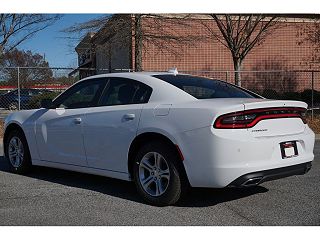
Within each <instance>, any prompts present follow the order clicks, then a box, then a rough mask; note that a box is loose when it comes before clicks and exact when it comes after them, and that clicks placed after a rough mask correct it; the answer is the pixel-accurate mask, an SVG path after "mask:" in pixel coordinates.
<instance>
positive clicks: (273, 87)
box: [180, 71, 320, 119]
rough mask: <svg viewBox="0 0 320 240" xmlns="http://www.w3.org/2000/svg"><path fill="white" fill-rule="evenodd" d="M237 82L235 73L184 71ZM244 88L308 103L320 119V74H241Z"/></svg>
mask: <svg viewBox="0 0 320 240" xmlns="http://www.w3.org/2000/svg"><path fill="white" fill-rule="evenodd" d="M180 72H183V73H187V74H192V75H197V76H204V77H209V78H213V79H220V80H223V81H226V82H228V83H234V82H235V71H180ZM241 86H242V87H244V88H246V89H248V90H250V91H253V92H255V93H258V94H259V95H261V96H263V97H265V98H268V99H277V100H281V99H282V100H298V101H303V102H306V103H307V104H308V113H309V114H310V116H311V118H312V119H313V118H314V116H316V115H317V116H318V117H319V116H320V71H241Z"/></svg>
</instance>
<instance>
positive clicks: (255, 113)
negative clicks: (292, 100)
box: [213, 107, 306, 129]
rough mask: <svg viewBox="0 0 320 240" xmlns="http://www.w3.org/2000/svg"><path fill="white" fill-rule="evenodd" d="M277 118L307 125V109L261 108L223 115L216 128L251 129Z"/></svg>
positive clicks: (219, 118)
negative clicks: (296, 119)
mask: <svg viewBox="0 0 320 240" xmlns="http://www.w3.org/2000/svg"><path fill="white" fill-rule="evenodd" d="M275 118H300V119H301V120H302V121H303V123H306V109H305V108H294V107H287V108H260V109H253V110H245V111H240V112H233V113H228V114H224V115H221V116H220V117H218V118H217V120H216V121H215V123H214V125H213V126H214V127H215V128H233V129H234V128H251V127H253V126H255V125H256V124H257V123H258V122H260V121H262V120H266V119H275Z"/></svg>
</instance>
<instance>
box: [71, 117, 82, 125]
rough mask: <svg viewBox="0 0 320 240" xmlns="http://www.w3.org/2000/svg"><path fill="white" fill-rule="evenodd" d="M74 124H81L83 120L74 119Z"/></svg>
mask: <svg viewBox="0 0 320 240" xmlns="http://www.w3.org/2000/svg"><path fill="white" fill-rule="evenodd" d="M73 122H74V123H75V124H81V122H82V119H81V118H75V119H73Z"/></svg>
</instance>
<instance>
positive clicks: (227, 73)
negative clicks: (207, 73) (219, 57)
mask: <svg viewBox="0 0 320 240" xmlns="http://www.w3.org/2000/svg"><path fill="white" fill-rule="evenodd" d="M228 78H229V72H228V71H226V82H228Z"/></svg>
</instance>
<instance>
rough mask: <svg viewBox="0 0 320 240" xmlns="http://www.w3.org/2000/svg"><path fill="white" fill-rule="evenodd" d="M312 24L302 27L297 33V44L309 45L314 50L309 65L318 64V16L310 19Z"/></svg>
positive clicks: (319, 46) (319, 47)
mask: <svg viewBox="0 0 320 240" xmlns="http://www.w3.org/2000/svg"><path fill="white" fill-rule="evenodd" d="M310 18H311V19H312V20H313V22H312V23H309V24H308V25H307V26H304V27H302V29H301V31H299V33H298V35H297V38H298V41H297V43H298V44H299V45H300V44H302V43H305V42H307V43H309V44H311V45H312V46H313V47H314V49H313V51H312V53H311V56H310V59H308V60H310V64H312V63H316V64H317V63H320V15H316V16H314V17H313V15H312V17H310Z"/></svg>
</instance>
